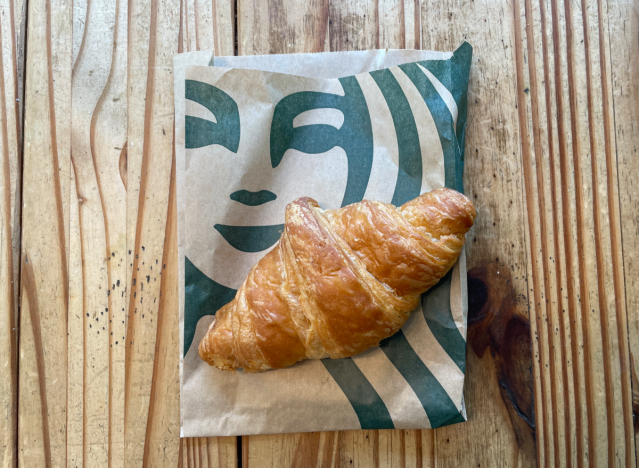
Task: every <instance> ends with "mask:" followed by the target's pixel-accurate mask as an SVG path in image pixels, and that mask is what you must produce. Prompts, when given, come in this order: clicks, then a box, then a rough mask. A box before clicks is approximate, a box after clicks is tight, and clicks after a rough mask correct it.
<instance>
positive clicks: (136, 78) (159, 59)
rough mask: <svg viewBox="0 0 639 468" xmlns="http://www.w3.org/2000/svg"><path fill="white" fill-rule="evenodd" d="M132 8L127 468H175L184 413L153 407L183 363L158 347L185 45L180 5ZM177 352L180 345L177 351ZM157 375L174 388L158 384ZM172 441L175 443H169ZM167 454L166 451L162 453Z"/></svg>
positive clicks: (141, 3)
mask: <svg viewBox="0 0 639 468" xmlns="http://www.w3.org/2000/svg"><path fill="white" fill-rule="evenodd" d="M129 8H130V10H129V18H130V19H131V21H130V22H129V31H128V34H129V35H128V38H129V41H128V43H129V48H128V53H129V62H128V63H129V69H128V72H129V74H128V90H127V92H128V149H127V199H126V204H127V241H126V242H127V254H128V261H127V267H128V273H127V276H128V278H129V282H128V283H127V285H128V286H127V291H126V296H127V331H126V351H125V353H126V354H125V397H124V402H125V414H124V416H125V417H124V434H125V465H126V466H132V467H133V466H143V465H145V466H175V465H176V464H177V461H178V456H179V443H178V442H179V441H178V439H177V434H178V433H179V429H178V428H179V420H178V419H177V413H176V412H170V414H166V415H162V414H157V413H156V411H155V409H162V408H163V405H162V404H159V405H157V404H156V402H153V404H152V401H151V398H152V396H153V395H156V394H158V393H157V392H162V390H163V388H164V387H166V388H168V389H171V391H172V392H175V393H171V394H170V395H168V396H167V397H172V398H173V401H176V400H177V392H176V389H175V387H174V386H172V382H171V378H172V376H173V375H174V374H171V369H173V370H174V369H175V368H176V367H177V365H178V362H177V360H174V361H172V360H171V359H169V358H167V361H164V359H162V360H161V361H162V363H163V364H164V363H165V364H166V365H167V368H164V367H163V368H162V369H160V368H159V367H158V366H157V365H155V364H154V362H155V357H156V354H157V353H156V346H158V347H160V349H162V348H163V346H169V344H167V343H166V342H163V340H165V339H166V335H165V334H163V332H162V330H163V327H164V321H166V320H167V318H166V315H165V314H161V313H160V312H161V310H160V304H161V302H162V301H161V300H160V301H158V299H160V292H161V284H162V273H163V266H164V263H162V262H163V261H164V256H165V242H166V237H167V236H165V229H166V227H167V226H170V224H167V213H168V208H169V187H170V180H171V177H170V174H171V167H172V158H173V76H172V63H173V62H172V61H173V55H174V54H176V53H177V52H178V46H179V41H178V39H179V38H180V37H181V36H180V16H179V11H180V4H179V2H177V1H172V0H166V1H157V2H155V1H154V2H146V1H133V2H130V3H129ZM167 258H168V257H167ZM169 300H174V299H169ZM169 323H171V322H170V320H169ZM169 336H170V335H169ZM176 344H177V341H175V342H174V344H173V345H174V347H175V345H176ZM160 353H161V352H160ZM160 357H162V358H164V357H165V354H162V353H161V356H158V358H160ZM173 358H174V359H175V358H177V355H175V356H173ZM158 365H159V364H158ZM165 371H166V373H164V372H165ZM158 372H160V373H162V374H163V375H164V376H166V377H167V381H163V380H161V379H160V378H158V379H157V380H156V379H154V377H155V376H157V374H158ZM154 374H155V375H154ZM167 433H168V434H175V435H176V436H174V437H168V435H167ZM161 446H164V450H162V451H157V450H156V449H157V447H161Z"/></svg>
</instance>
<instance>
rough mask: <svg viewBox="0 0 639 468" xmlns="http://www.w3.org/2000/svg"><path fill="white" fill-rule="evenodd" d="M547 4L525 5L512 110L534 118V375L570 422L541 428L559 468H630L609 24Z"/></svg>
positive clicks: (564, 5) (530, 191)
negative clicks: (546, 360)
mask: <svg viewBox="0 0 639 468" xmlns="http://www.w3.org/2000/svg"><path fill="white" fill-rule="evenodd" d="M549 3H550V5H545V4H544V2H539V3H538V2H532V1H526V2H525V14H524V17H525V29H524V25H523V24H522V31H523V34H525V35H526V41H525V44H524V45H523V47H522V55H523V54H525V55H526V56H527V60H528V64H529V67H528V69H527V70H526V67H523V64H520V65H519V66H520V72H521V75H522V80H521V85H520V88H524V89H523V90H522V91H523V92H521V93H520V100H519V101H520V103H522V104H526V106H527V107H528V106H530V109H529V112H530V114H531V115H530V117H528V116H524V118H526V119H527V121H528V122H529V123H531V124H532V126H531V132H532V133H533V136H534V137H533V138H532V139H528V140H527V139H525V138H524V139H522V145H524V151H528V152H529V153H530V154H534V161H533V160H529V161H528V162H526V161H524V172H525V173H527V174H529V176H528V177H529V179H530V180H529V181H528V183H527V187H526V197H527V199H533V200H535V199H536V202H537V204H538V206H537V210H538V213H540V216H539V218H537V217H536V216H532V217H531V216H530V211H529V216H528V218H529V222H530V229H531V232H535V235H534V236H532V238H531V250H532V252H535V251H539V252H540V253H541V256H542V259H541V262H539V261H535V260H533V263H536V266H537V271H538V272H539V275H540V277H542V278H544V279H545V281H544V282H543V283H542V282H541V281H538V282H537V284H536V285H535V286H534V287H535V288H538V289H540V294H539V296H540V297H541V298H545V301H542V304H541V305H543V303H545V305H546V308H545V309H546V310H545V311H544V310H543V308H540V314H541V315H539V316H538V318H539V319H541V320H539V321H540V322H543V321H545V322H546V326H545V327H543V328H541V329H540V334H541V333H542V332H543V333H544V334H545V337H543V338H544V339H545V340H547V342H548V346H547V348H548V349H549V350H550V351H551V352H550V353H549V354H550V366H549V367H548V369H545V366H542V367H541V371H542V376H544V377H545V378H546V379H547V380H549V381H550V385H549V392H548V393H547V396H546V397H543V396H542V398H544V400H545V403H546V405H548V406H549V407H550V408H551V409H552V413H551V414H550V415H549V417H552V415H555V414H556V415H558V417H557V419H559V420H560V421H561V420H564V421H565V422H566V423H565V424H564V425H563V426H562V425H561V424H553V425H552V426H548V425H545V426H546V427H548V428H549V429H550V427H552V437H549V439H548V442H547V443H546V444H544V446H543V451H544V452H545V453H544V456H545V457H546V461H547V463H552V462H554V464H555V465H560V466H563V465H568V466H571V465H572V464H573V463H574V464H576V465H577V466H584V465H586V464H589V465H590V466H604V465H608V466H633V465H634V464H635V460H634V457H635V455H634V443H633V442H632V425H631V412H630V379H629V376H628V360H629V357H628V347H627V343H626V342H625V336H626V332H625V330H626V326H627V325H626V323H627V322H626V321H627V318H626V311H625V298H624V296H625V292H624V291H623V282H622V279H621V271H620V266H619V252H620V250H621V249H622V246H621V239H620V236H619V235H618V228H617V227H616V226H618V224H619V209H618V202H617V200H618V199H617V196H616V194H615V192H616V183H615V179H616V167H615V163H614V161H613V160H612V153H613V152H614V149H613V147H614V141H613V140H612V133H613V132H612V128H611V117H610V114H611V108H610V101H611V99H612V96H611V94H610V89H611V84H610V81H609V77H610V71H609V69H608V67H609V62H608V59H607V58H606V57H607V56H608V54H609V45H608V34H607V32H606V28H607V19H606V12H605V11H604V9H603V7H602V5H600V4H597V3H596V2H592V3H588V2H582V4H581V5H580V7H579V8H575V5H573V4H571V3H570V2H549ZM535 24H540V26H541V27H539V28H535V27H533V25H535ZM524 51H525V52H524ZM535 60H536V61H537V64H538V65H537V66H536V67H535V65H534V62H535ZM539 64H541V65H539ZM526 75H528V76H526ZM535 75H538V76H535ZM542 84H543V85H542ZM555 131H556V132H557V133H556V134H555ZM526 146H528V149H527V150H526V149H525V147H526ZM557 162H559V164H557ZM546 164H548V166H546ZM535 182H536V187H535V185H534V184H535ZM547 183H550V190H549V191H548V190H547V189H544V185H545V184H547ZM557 184H560V186H559V187H558V186H557ZM556 197H558V198H559V200H557V198H556ZM558 218H561V219H562V220H563V222H562V226H560V225H559V222H558ZM550 220H552V221H550ZM551 223H552V226H551ZM562 229H563V232H561V231H562ZM575 241H576V242H575ZM563 252H565V256H564V258H562V253H563ZM533 256H534V255H533ZM564 262H565V263H564ZM563 272H565V276H564V274H563ZM542 275H543V276H542ZM553 275H554V281H553ZM548 280H550V281H548ZM553 282H554V283H556V285H553V284H552V283H553ZM563 285H566V286H567V287H566V288H565V290H564V287H563ZM562 316H563V320H562ZM566 322H568V323H569V326H567V327H566V326H565V324H566ZM562 323H563V325H564V326H563V327H562ZM579 324H581V327H579ZM560 327H561V330H560ZM580 335H581V336H580ZM620 337H621V339H619V338H620ZM555 350H556V351H555ZM570 371H572V372H570ZM571 373H572V376H570V374H571ZM582 389H584V390H585V391H583V393H582ZM547 411H548V410H546V409H544V414H545V413H546V412H547ZM573 438H574V439H573ZM545 442H546V441H545ZM548 458H550V459H551V460H552V461H548ZM573 460H574V461H573Z"/></svg>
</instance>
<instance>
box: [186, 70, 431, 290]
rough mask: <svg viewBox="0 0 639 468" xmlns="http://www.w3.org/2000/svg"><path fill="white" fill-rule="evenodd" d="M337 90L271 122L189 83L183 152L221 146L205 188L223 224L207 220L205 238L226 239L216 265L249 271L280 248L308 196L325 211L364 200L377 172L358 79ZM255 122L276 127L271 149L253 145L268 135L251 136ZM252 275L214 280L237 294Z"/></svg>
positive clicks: (289, 103) (302, 101)
mask: <svg viewBox="0 0 639 468" xmlns="http://www.w3.org/2000/svg"><path fill="white" fill-rule="evenodd" d="M334 87H335V88H336V90H337V91H338V92H340V94H341V95H340V94H330V93H326V92H317V91H302V92H297V93H292V94H289V95H287V96H285V97H283V98H282V99H281V100H279V101H278V102H277V103H276V104H275V105H274V106H273V105H271V106H270V107H271V109H272V110H271V112H272V118H271V119H256V118H252V117H255V116H251V114H254V112H255V109H256V106H255V101H253V102H250V103H248V102H246V104H248V105H250V109H251V110H250V111H248V112H246V113H243V112H241V108H242V104H243V102H242V99H241V98H240V99H239V101H240V103H239V105H238V102H236V101H235V100H234V99H233V98H232V97H231V96H229V95H228V94H227V93H225V92H224V91H222V90H220V89H219V88H217V87H215V86H212V85H210V84H207V83H202V82H198V81H192V80H187V82H186V99H187V115H186V121H185V125H186V148H187V149H188V150H191V151H194V150H197V149H200V148H201V149H203V150H204V151H209V152H210V151H211V149H210V148H207V147H210V146H211V145H217V148H216V149H215V151H214V156H212V157H211V158H210V160H209V161H208V164H210V168H214V170H212V171H211V174H212V176H213V177H212V179H211V180H210V181H209V185H208V187H204V188H203V189H204V190H205V191H207V192H208V193H209V194H210V196H211V197H214V199H215V200H216V201H217V203H216V207H217V208H218V209H219V217H218V216H216V215H217V213H210V218H211V219H213V220H214V223H213V226H212V227H213V232H209V233H208V235H209V236H221V237H222V238H223V239H224V242H220V245H219V246H218V248H217V249H216V250H215V252H214V253H213V256H214V259H213V260H214V262H215V257H217V259H223V260H224V261H225V262H227V261H229V260H230V259H231V258H232V257H237V258H238V260H235V261H232V263H233V264H237V265H247V266H248V267H249V268H250V266H251V265H252V264H254V263H255V261H257V260H258V259H259V258H260V257H261V256H262V255H263V254H264V251H265V250H267V249H269V248H271V247H272V246H273V245H274V244H275V243H276V242H277V241H278V239H279V237H280V234H281V233H282V229H283V226H284V224H283V221H284V210H285V207H286V205H287V204H288V203H289V202H291V201H292V200H294V199H295V198H298V197H301V196H310V197H313V198H315V199H316V200H318V201H319V202H320V203H321V204H322V206H323V207H325V208H337V207H340V206H345V205H347V204H350V203H354V202H357V201H360V200H362V199H363V198H364V195H365V193H366V188H367V186H368V182H369V178H370V174H371V168H372V165H373V134H372V127H371V120H370V116H369V112H368V107H367V104H366V100H365V98H364V95H363V93H362V90H361V87H360V86H359V84H358V82H357V79H356V78H355V77H348V78H343V79H341V80H339V81H338V80H335V84H334ZM258 102H259V99H258ZM202 108H203V109H202ZM189 110H194V111H193V112H192V114H198V115H197V116H196V115H188V114H189ZM205 117H208V119H207V118H205ZM258 120H265V121H267V122H270V124H271V125H270V130H269V131H268V138H267V139H266V140H267V141H269V144H268V145H265V144H264V143H263V142H264V139H255V138H252V135H256V134H262V135H263V133H261V131H263V129H253V128H251V126H252V125H253V124H254V123H256V124H257V125H258V126H259V125H260V123H259V122H257V121H258ZM245 135H246V137H245ZM417 157H418V159H420V160H421V155H419V154H418V155H417ZM188 159H189V158H188V156H187V164H188ZM210 168H209V170H210ZM274 187H276V188H274ZM204 196H205V195H203V197H204ZM388 201H390V200H388ZM216 211H218V210H217V209H216ZM273 220H277V221H278V223H277V224H274V223H273V222H272V221H273ZM195 222H196V223H197V221H196V220H195ZM209 224H210V223H209ZM209 227H210V226H209ZM253 254H257V255H253ZM240 258H241V259H240ZM244 259H246V260H244ZM247 273H248V270H246V271H244V270H243V271H239V269H238V272H237V275H235V274H233V275H232V277H231V278H224V279H223V278H215V277H213V279H214V280H215V281H217V282H219V283H220V284H223V285H225V286H227V287H231V288H237V287H239V285H240V284H241V281H242V280H243V279H244V278H245V276H246V274H247Z"/></svg>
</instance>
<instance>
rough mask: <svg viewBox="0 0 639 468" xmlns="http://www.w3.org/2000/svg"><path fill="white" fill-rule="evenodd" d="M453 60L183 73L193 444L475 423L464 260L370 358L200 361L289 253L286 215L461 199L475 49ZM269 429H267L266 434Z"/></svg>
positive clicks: (188, 405) (186, 363)
mask: <svg viewBox="0 0 639 468" xmlns="http://www.w3.org/2000/svg"><path fill="white" fill-rule="evenodd" d="M448 57H450V58H448V59H440V60H437V59H433V60H431V59H424V60H421V61H416V62H410V63H404V64H400V65H397V66H392V67H390V68H384V69H381V70H375V71H371V72H367V73H361V74H358V75H355V76H348V77H344V78H339V79H317V78H305V77H301V76H294V75H285V74H279V73H273V72H266V71H258V70H248V69H239V68H221V67H192V68H187V70H186V81H185V94H184V99H185V102H184V103H185V105H184V121H183V122H184V125H185V126H184V148H183V152H182V153H179V152H178V153H177V154H178V157H177V164H178V168H180V170H182V172H180V170H178V180H177V182H178V206H181V207H182V211H181V212H180V215H183V218H180V219H181V221H179V222H182V223H183V228H181V230H180V233H181V235H182V237H181V244H180V247H181V250H180V259H181V260H180V261H181V262H183V268H184V269H183V276H182V277H181V281H183V282H182V285H183V287H184V289H183V290H184V296H183V298H184V302H183V306H184V309H183V316H182V317H183V320H182V339H183V341H182V344H183V347H182V350H181V351H182V356H183V359H182V373H181V382H182V387H181V388H182V394H183V395H184V398H183V400H182V408H181V411H182V413H181V414H182V418H183V426H182V430H183V435H184V436H191V435H194V436H195V435H196V436H200V435H202V434H204V433H206V435H229V434H238V433H241V434H248V433H263V432H264V431H265V430H268V431H271V432H272V431H279V432H291V431H294V432H296V431H297V432H299V431H302V432H303V431H314V430H334V429H336V428H339V429H345V428H348V429H359V428H361V429H373V428H376V429H381V428H417V427H420V428H423V427H439V426H443V425H447V424H452V423H455V422H460V421H463V420H464V419H465V410H464V407H463V382H464V374H465V370H466V363H465V348H466V311H465V308H464V307H465V306H464V304H465V301H466V285H465V281H466V274H465V268H466V267H465V260H464V258H465V257H464V254H463V253H462V255H461V256H460V261H459V262H458V263H457V264H456V266H455V267H454V268H453V270H451V271H450V272H449V273H448V274H447V275H446V276H445V277H444V278H443V279H442V280H441V281H440V282H439V283H438V284H437V285H436V286H434V287H433V288H431V289H430V290H429V291H427V292H426V293H425V294H424V295H423V296H422V300H421V303H420V305H419V306H418V307H417V308H416V309H415V311H414V312H413V313H412V315H411V317H410V318H409V320H408V321H407V322H406V324H405V325H404V327H402V329H401V330H400V331H399V332H397V333H396V334H395V335H393V336H391V337H390V338H387V339H385V340H383V341H382V342H380V345H379V346H378V347H375V348H372V349H370V350H368V351H366V352H364V353H361V354H360V355H356V356H353V357H351V358H344V359H336V360H331V359H322V360H318V361H302V362H300V363H298V364H295V365H293V366H291V367H289V368H286V369H279V370H276V371H273V372H271V371H268V372H264V373H260V374H244V373H243V372H242V371H238V372H237V373H236V374H232V373H226V372H222V371H219V370H218V369H213V368H210V367H209V366H208V365H207V364H206V363H205V362H203V361H202V360H201V359H199V357H198V354H197V345H198V343H199V340H200V339H201V338H202V337H203V336H204V333H205V332H206V329H207V327H208V325H209V324H210V323H211V322H212V321H213V320H214V315H215V313H216V312H217V311H218V310H219V309H220V308H221V307H222V306H224V305H225V304H227V303H228V302H230V301H231V300H232V299H233V298H234V296H235V293H236V291H237V289H238V288H239V287H240V286H241V285H242V283H243V281H244V280H245V279H246V277H247V275H248V273H249V271H250V269H251V268H252V266H253V265H255V264H256V263H257V262H258V261H259V260H260V259H261V258H262V257H263V256H264V255H265V254H266V253H267V252H268V250H269V249H271V248H272V247H273V246H274V245H275V244H276V243H277V241H278V240H279V238H280V235H281V233H282V231H283V228H284V217H285V209H286V206H287V204H288V203H290V202H291V201H293V200H295V199H296V198H299V197H303V196H307V197H312V198H314V199H315V200H317V201H318V202H319V204H320V206H321V207H322V208H324V209H334V208H339V207H342V206H346V205H348V204H351V203H356V202H358V201H361V200H363V199H369V200H379V201H382V202H386V203H392V204H394V205H396V206H399V205H401V204H403V203H405V202H406V201H408V200H411V199H413V198H415V197H417V196H419V195H420V194H421V193H424V192H426V191H430V190H433V189H436V188H440V187H444V186H446V187H449V188H454V189H456V190H458V191H463V184H462V169H463V153H464V137H465V122H466V107H467V84H468V78H469V73H470V63H471V57H472V48H471V47H470V45H468V44H466V43H464V44H463V45H462V46H461V47H460V48H459V49H458V50H457V51H456V52H455V53H454V54H453V55H452V56H448ZM382 62H383V60H382ZM182 154H183V157H182V156H181V155H182ZM182 167H183V169H181V168H182ZM180 179H181V180H180ZM180 197H182V198H180ZM282 379H284V380H285V381H286V385H285V386H283V385H282ZM282 395H284V397H282ZM203 405H205V406H203ZM203 407H206V408H207V413H206V414H203V413H202V408H203ZM231 413H232V414H233V417H232V418H230V417H228V415H229V414H231ZM283 414H285V415H286V416H282V417H281V418H279V419H278V417H279V416H276V415H283ZM305 415H312V417H310V418H307V417H306V416H305ZM266 421H268V424H267V426H268V429H264V428H263V427H262V426H260V424H262V423H263V424H266ZM275 421H279V422H277V423H275ZM278 424H279V425H278Z"/></svg>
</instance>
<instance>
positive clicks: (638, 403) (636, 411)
mask: <svg viewBox="0 0 639 468" xmlns="http://www.w3.org/2000/svg"><path fill="white" fill-rule="evenodd" d="M630 378H631V380H632V418H633V420H634V428H635V434H637V433H639V378H637V372H636V371H635V360H634V357H633V355H632V353H630Z"/></svg>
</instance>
